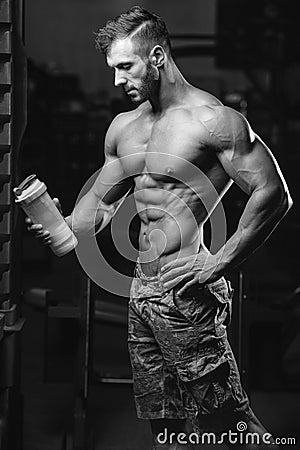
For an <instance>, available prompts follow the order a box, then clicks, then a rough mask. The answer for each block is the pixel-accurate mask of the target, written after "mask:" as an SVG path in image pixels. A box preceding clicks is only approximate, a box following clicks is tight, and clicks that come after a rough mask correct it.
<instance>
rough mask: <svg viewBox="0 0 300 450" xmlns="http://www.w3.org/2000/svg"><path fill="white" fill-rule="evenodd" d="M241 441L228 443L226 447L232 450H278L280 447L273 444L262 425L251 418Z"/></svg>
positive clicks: (271, 438) (254, 418)
mask: <svg viewBox="0 0 300 450" xmlns="http://www.w3.org/2000/svg"><path fill="white" fill-rule="evenodd" d="M242 437H243V439H242V440H241V442H239V443H235V444H233V443H231V442H228V443H227V445H228V447H229V448H232V450H270V445H271V446H272V450H278V449H279V448H280V447H279V446H278V445H277V444H276V443H275V441H274V439H273V437H272V435H271V433H269V432H268V431H267V430H266V428H265V427H264V426H263V425H262V423H261V422H260V421H259V420H258V419H257V417H255V416H254V417H253V418H252V419H250V420H249V422H248V423H247V430H246V431H245V432H244V433H243V436H242Z"/></svg>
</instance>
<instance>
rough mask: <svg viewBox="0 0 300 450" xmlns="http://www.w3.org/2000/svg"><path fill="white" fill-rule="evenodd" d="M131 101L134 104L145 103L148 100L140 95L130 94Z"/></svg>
mask: <svg viewBox="0 0 300 450" xmlns="http://www.w3.org/2000/svg"><path fill="white" fill-rule="evenodd" d="M129 98H130V100H131V103H133V104H134V105H137V106H138V105H141V104H142V103H144V102H145V101H146V99H145V98H142V97H140V96H139V95H132V96H131V95H130V96H129Z"/></svg>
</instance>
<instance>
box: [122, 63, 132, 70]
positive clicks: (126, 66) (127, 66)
mask: <svg viewBox="0 0 300 450" xmlns="http://www.w3.org/2000/svg"><path fill="white" fill-rule="evenodd" d="M123 69H124V70H130V69H131V65H130V64H125V66H123Z"/></svg>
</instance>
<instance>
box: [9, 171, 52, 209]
mask: <svg viewBox="0 0 300 450" xmlns="http://www.w3.org/2000/svg"><path fill="white" fill-rule="evenodd" d="M46 190H47V188H46V185H45V183H43V182H42V181H40V180H38V178H37V177H36V175H29V176H28V177H27V178H25V180H24V181H22V183H21V184H19V186H17V187H15V188H14V189H13V192H14V194H15V197H16V199H15V201H16V203H21V204H24V205H28V204H29V203H31V202H33V200H35V199H36V198H38V197H39V196H40V195H42V194H43V193H44V192H45V191H46Z"/></svg>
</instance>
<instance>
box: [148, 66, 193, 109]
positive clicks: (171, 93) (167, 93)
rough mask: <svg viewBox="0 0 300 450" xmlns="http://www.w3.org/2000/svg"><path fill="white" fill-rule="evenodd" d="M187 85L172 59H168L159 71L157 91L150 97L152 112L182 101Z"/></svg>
mask: <svg viewBox="0 0 300 450" xmlns="http://www.w3.org/2000/svg"><path fill="white" fill-rule="evenodd" d="M189 86H190V85H189V83H188V82H187V81H186V80H185V79H184V77H183V75H182V73H181V72H180V71H179V69H178V67H177V66H176V64H175V63H174V61H168V62H167V63H166V66H165V67H164V69H163V70H162V71H161V72H160V87H159V91H158V92H157V95H154V96H153V97H152V98H151V99H150V103H151V106H152V110H153V113H155V114H161V113H162V112H164V111H166V110H167V109H168V108H170V107H172V106H176V105H179V104H180V103H182V102H183V98H184V97H185V94H186V92H187V89H188V87H189Z"/></svg>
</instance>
